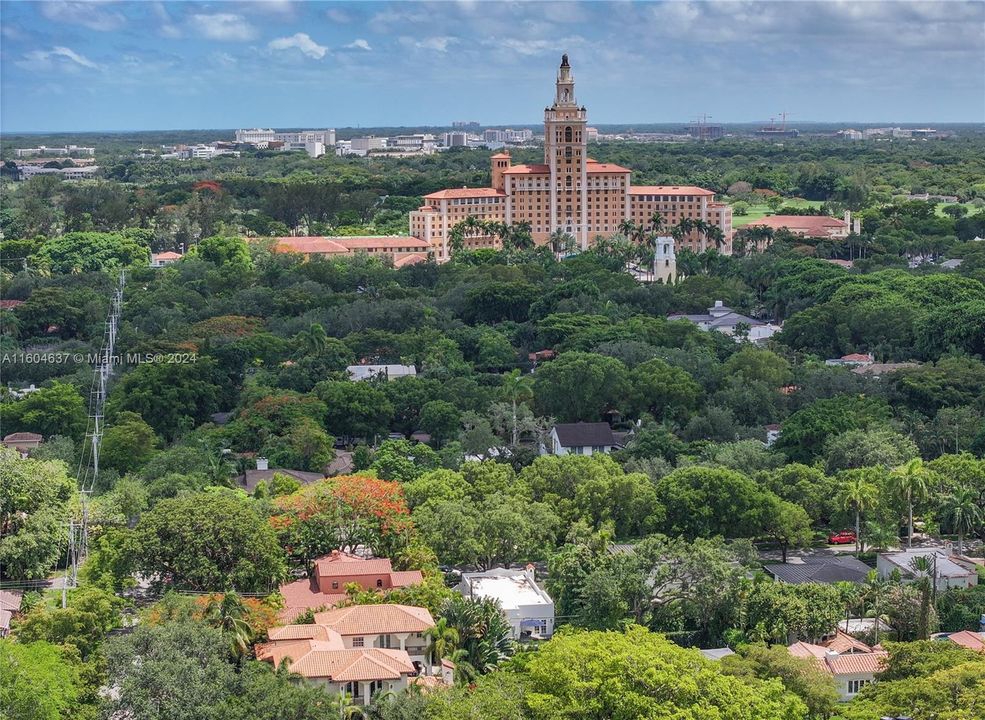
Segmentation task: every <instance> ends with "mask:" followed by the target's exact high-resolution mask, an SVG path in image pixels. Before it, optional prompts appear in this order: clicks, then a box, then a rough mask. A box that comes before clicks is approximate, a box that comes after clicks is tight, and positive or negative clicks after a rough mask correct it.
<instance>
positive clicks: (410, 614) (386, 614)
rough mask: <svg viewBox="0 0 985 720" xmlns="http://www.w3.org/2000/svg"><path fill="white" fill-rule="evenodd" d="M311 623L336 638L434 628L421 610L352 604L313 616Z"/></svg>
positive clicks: (425, 613) (427, 614)
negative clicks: (320, 626) (335, 634)
mask: <svg viewBox="0 0 985 720" xmlns="http://www.w3.org/2000/svg"><path fill="white" fill-rule="evenodd" d="M315 622H316V623H318V624H319V625H324V626H326V628H330V629H331V630H333V631H335V632H337V633H338V634H339V635H343V636H345V635H389V634H392V633H419V632H424V631H425V630H427V629H428V628H432V627H434V619H433V618H432V617H431V613H429V612H428V611H427V609H425V608H420V607H413V606H410V605H354V606H352V607H347V608H336V609H335V610H327V611H325V612H320V613H316V614H315Z"/></svg>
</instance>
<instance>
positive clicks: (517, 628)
mask: <svg viewBox="0 0 985 720" xmlns="http://www.w3.org/2000/svg"><path fill="white" fill-rule="evenodd" d="M458 591H459V592H460V593H462V595H464V596H465V597H468V598H489V599H492V600H495V601H497V602H498V603H499V604H500V606H501V607H502V608H503V612H504V613H505V614H506V619H507V620H509V623H510V625H511V627H512V628H513V637H514V638H515V639H519V638H520V637H523V636H532V637H541V638H547V637H550V636H551V635H552V634H553V633H554V601H553V600H552V599H551V596H550V595H548V594H547V593H546V592H545V591H544V590H543V589H542V588H541V587H540V586H539V585H538V584H537V581H536V579H535V578H534V573H533V570H532V569H530V568H528V569H526V570H519V569H508V568H493V569H492V570H487V571H485V572H479V573H465V574H464V575H462V581H461V583H460V584H459V586H458Z"/></svg>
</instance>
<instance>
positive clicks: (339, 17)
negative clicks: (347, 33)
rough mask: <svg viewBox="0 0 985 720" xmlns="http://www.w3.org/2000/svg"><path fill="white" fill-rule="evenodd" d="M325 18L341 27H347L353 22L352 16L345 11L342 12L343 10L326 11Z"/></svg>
mask: <svg viewBox="0 0 985 720" xmlns="http://www.w3.org/2000/svg"><path fill="white" fill-rule="evenodd" d="M325 17H327V18H328V19H329V20H331V21H333V22H337V23H339V24H341V25H345V24H347V23H351V22H352V15H350V14H349V13H347V12H346V11H345V10H342V9H341V8H332V9H330V10H326V11H325Z"/></svg>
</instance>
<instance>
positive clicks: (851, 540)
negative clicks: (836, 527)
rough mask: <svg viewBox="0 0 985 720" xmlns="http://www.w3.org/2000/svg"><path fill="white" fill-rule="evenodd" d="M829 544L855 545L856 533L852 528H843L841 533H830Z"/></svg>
mask: <svg viewBox="0 0 985 720" xmlns="http://www.w3.org/2000/svg"><path fill="white" fill-rule="evenodd" d="M828 544H829V545H854V544H855V533H854V532H852V531H851V530H842V531H841V532H839V533H834V534H833V535H828Z"/></svg>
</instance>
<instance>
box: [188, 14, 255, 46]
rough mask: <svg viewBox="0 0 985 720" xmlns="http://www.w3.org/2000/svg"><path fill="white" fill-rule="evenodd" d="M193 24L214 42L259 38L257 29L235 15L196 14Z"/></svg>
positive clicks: (200, 32)
mask: <svg viewBox="0 0 985 720" xmlns="http://www.w3.org/2000/svg"><path fill="white" fill-rule="evenodd" d="M191 23H192V26H193V27H194V28H195V30H196V31H197V32H198V33H199V34H201V35H204V36H205V37H207V38H211V39H212V40H252V39H253V38H255V37H256V36H257V31H256V28H254V27H253V26H252V25H250V24H249V23H248V22H247V21H246V20H245V19H244V18H243V16H242V15H236V14H234V13H214V14H212V15H206V14H196V15H192V16H191Z"/></svg>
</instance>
